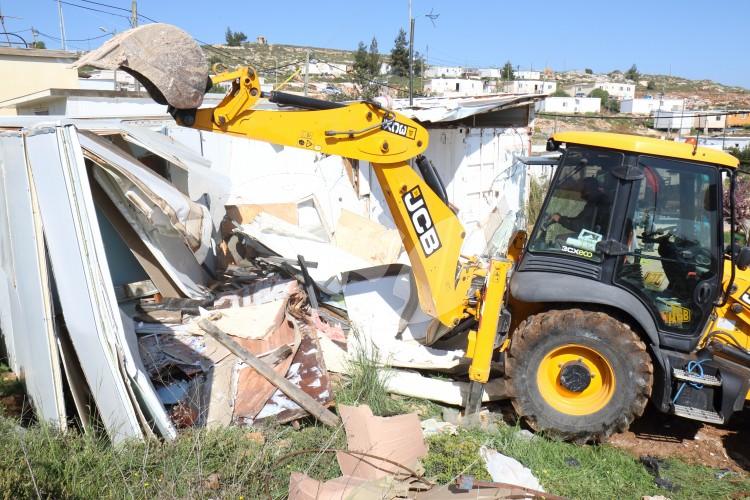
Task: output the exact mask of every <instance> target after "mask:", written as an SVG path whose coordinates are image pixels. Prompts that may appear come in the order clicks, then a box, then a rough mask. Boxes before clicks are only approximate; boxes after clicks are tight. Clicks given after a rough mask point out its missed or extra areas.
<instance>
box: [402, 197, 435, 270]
mask: <svg viewBox="0 0 750 500" xmlns="http://www.w3.org/2000/svg"><path fill="white" fill-rule="evenodd" d="M402 199H403V201H404V206H405V207H406V211H407V212H408V213H409V217H410V218H411V224H412V226H414V231H416V232H417V236H419V244H420V245H421V246H422V251H424V254H425V256H427V257H429V256H430V255H432V254H433V253H435V252H436V251H438V250H439V249H440V247H441V246H442V245H441V243H440V238H439V237H438V233H437V231H436V230H435V225H434V224H433V223H432V217H431V216H430V212H429V211H428V210H427V205H426V204H425V202H424V198H423V197H422V192H421V191H420V189H419V188H418V187H415V188H412V189H411V190H409V191H407V192H406V193H404V196H403V198H402Z"/></svg>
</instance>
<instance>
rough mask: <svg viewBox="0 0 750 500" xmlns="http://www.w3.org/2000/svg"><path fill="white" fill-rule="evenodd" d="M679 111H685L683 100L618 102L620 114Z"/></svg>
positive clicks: (628, 100)
mask: <svg viewBox="0 0 750 500" xmlns="http://www.w3.org/2000/svg"><path fill="white" fill-rule="evenodd" d="M657 109H658V110H664V111H680V110H683V109H685V100H684V99H653V98H638V99H623V100H622V101H621V102H620V113H630V114H633V115H650V114H652V113H653V112H654V111H656V110H657Z"/></svg>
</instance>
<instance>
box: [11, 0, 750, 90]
mask: <svg viewBox="0 0 750 500" xmlns="http://www.w3.org/2000/svg"><path fill="white" fill-rule="evenodd" d="M97 3H98V4H105V5H109V6H114V7H119V8H121V9H125V10H118V9H113V8H110V7H105V6H103V5H97ZM130 3H131V2H130V0H96V2H93V1H86V0H64V3H63V4H62V9H63V16H64V19H65V29H66V35H67V38H68V39H69V40H85V39H89V38H92V37H97V36H104V37H106V36H109V35H106V34H105V33H104V32H103V31H102V30H100V28H103V29H104V30H107V31H109V32H111V31H114V30H116V31H122V30H124V29H127V28H128V26H129V14H128V12H126V10H129V9H130ZM75 5H78V6H79V7H77V6H75ZM408 5H409V3H408V1H407V0H377V1H370V2H362V1H356V0H348V1H334V0H331V1H325V0H317V1H315V0H307V1H296V0H295V1H281V0H277V1H275V2H273V1H267V0H266V1H263V2H260V1H255V2H254V1H250V0H245V1H237V0H220V1H206V0H202V1H198V0H140V1H138V8H139V13H141V14H142V15H144V16H147V17H148V18H151V19H154V20H157V21H161V22H168V23H172V24H175V25H177V26H179V27H181V28H183V29H185V30H186V31H188V32H189V33H191V34H192V35H193V36H194V37H196V38H197V39H199V40H201V41H204V42H221V41H223V39H224V32H225V30H226V28H227V26H229V27H231V28H232V29H233V30H237V31H243V32H244V33H245V34H247V36H248V37H249V39H250V40H254V39H255V37H256V36H257V35H264V36H266V37H267V39H268V41H269V43H287V44H295V45H311V46H317V47H332V48H341V49H355V48H356V47H357V43H358V42H359V41H360V40H362V41H365V42H367V43H369V41H370V40H371V39H372V37H373V36H374V37H376V38H377V40H378V44H379V47H380V51H381V52H384V53H385V52H388V51H389V50H390V48H391V47H392V45H393V39H394V38H395V37H396V34H397V33H398V30H399V28H402V27H403V28H407V23H408V21H407V19H408ZM80 6H82V7H86V8H81V7H80ZM0 9H2V14H4V15H5V16H7V17H6V19H5V26H6V29H7V31H10V32H14V33H18V34H19V35H21V36H22V37H24V38H26V39H28V40H31V38H32V35H31V27H32V26H33V27H35V28H36V29H37V30H38V31H39V32H41V33H42V34H43V35H41V39H42V40H44V41H45V43H46V44H47V47H49V48H59V47H60V41H59V37H60V28H59V18H58V12H57V1H56V0H0ZM90 9H97V10H102V11H106V12H108V13H103V12H97V11H95V10H90ZM413 13H414V18H415V19H416V36H415V46H416V49H417V50H419V51H420V52H422V53H427V55H428V60H429V63H430V64H438V65H463V66H501V65H502V64H504V63H505V61H508V60H510V61H512V63H513V65H514V66H516V65H520V66H521V68H529V67H533V68H535V69H543V68H545V67H551V68H552V69H554V70H556V71H561V70H565V69H583V68H592V69H593V70H594V71H596V72H609V71H611V70H613V69H622V70H624V69H627V68H629V67H630V65H631V64H634V63H635V64H636V65H637V66H638V69H639V70H640V71H641V72H643V73H661V74H669V73H670V71H671V73H672V74H673V75H677V76H684V77H687V78H693V79H700V78H708V79H712V80H716V81H718V82H720V83H725V84H732V85H741V86H744V87H747V88H750V63H749V62H748V59H749V58H748V52H749V51H750V38H749V37H748V26H749V24H748V23H749V22H750V2H749V1H747V0H734V1H727V0H714V1H711V2H706V1H697V0H680V1H677V0H674V1H672V0H656V1H654V0H651V1H641V0H637V1H593V0H592V1H576V0H568V1H555V2H551V1H546V0H532V1H529V2H524V1H513V2H506V1H479V0H460V1H456V0H453V1H443V0H413ZM430 13H432V14H435V15H437V14H439V17H437V19H435V21H434V25H433V22H432V21H431V20H430V19H429V18H428V17H426V14H430ZM15 18H20V19H15ZM140 21H141V22H142V23H145V22H150V21H148V20H147V19H145V18H141V20H140ZM0 39H1V38H0ZM103 40H104V38H99V39H95V40H89V41H70V42H69V44H68V48H72V49H83V50H85V49H89V48H94V47H96V46H98V44H99V43H101V42H102V41H103Z"/></svg>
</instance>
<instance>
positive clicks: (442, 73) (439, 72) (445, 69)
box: [424, 66, 464, 78]
mask: <svg viewBox="0 0 750 500" xmlns="http://www.w3.org/2000/svg"><path fill="white" fill-rule="evenodd" d="M463 74H464V68H463V67H462V66H429V67H428V68H427V69H426V70H425V71H424V76H425V78H460V77H461V76H463Z"/></svg>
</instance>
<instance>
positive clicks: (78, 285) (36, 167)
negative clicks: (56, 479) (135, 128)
mask: <svg viewBox="0 0 750 500" xmlns="http://www.w3.org/2000/svg"><path fill="white" fill-rule="evenodd" d="M26 141H27V145H28V159H29V164H30V167H31V175H32V181H33V183H34V186H35V188H36V192H37V195H38V202H39V209H40V213H41V218H42V223H43V227H44V234H45V239H46V242H47V247H48V251H49V257H50V261H51V263H52V269H53V273H54V277H55V283H56V284H57V290H58V295H59V299H60V303H61V305H62V312H63V315H64V317H65V324H66V328H67V330H68V332H69V333H70V337H71V340H72V342H73V346H74V348H75V351H76V354H77V355H78V359H79V361H80V363H81V368H82V369H83V372H84V374H85V376H86V381H87V383H88V386H89V388H90V390H91V392H92V394H93V397H94V400H95V402H96V406H97V408H98V410H99V414H100V416H101V418H102V421H103V423H104V426H105V428H106V429H107V433H108V434H109V436H110V439H112V441H113V442H121V441H124V440H126V439H128V438H141V437H142V436H143V434H142V431H141V428H140V425H139V422H138V417H137V415H136V411H135V408H134V406H133V405H134V402H133V401H132V400H131V399H130V397H129V394H128V390H127V388H126V386H125V384H126V381H125V379H124V377H123V374H122V373H121V371H120V368H119V362H118V359H117V354H118V344H119V347H120V348H121V349H122V352H123V353H125V352H126V351H127V350H126V346H125V345H124V344H125V343H124V342H122V343H120V342H118V335H117V334H118V331H119V333H120V335H122V325H121V323H120V318H119V311H118V310H117V301H116V299H115V293H114V288H113V286H112V281H111V278H110V276H109V268H108V266H107V261H106V256H105V254H104V248H103V247H102V239H101V235H100V233H99V225H98V223H97V220H96V214H95V212H94V203H93V200H92V198H91V191H90V188H89V183H88V177H87V174H86V167H85V164H84V159H83V155H82V152H81V149H80V145H79V143H78V137H77V133H76V131H75V128H73V127H72V126H68V127H57V128H44V129H40V130H36V131H33V132H30V133H28V135H27V137H26ZM129 354H131V355H132V353H129Z"/></svg>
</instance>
